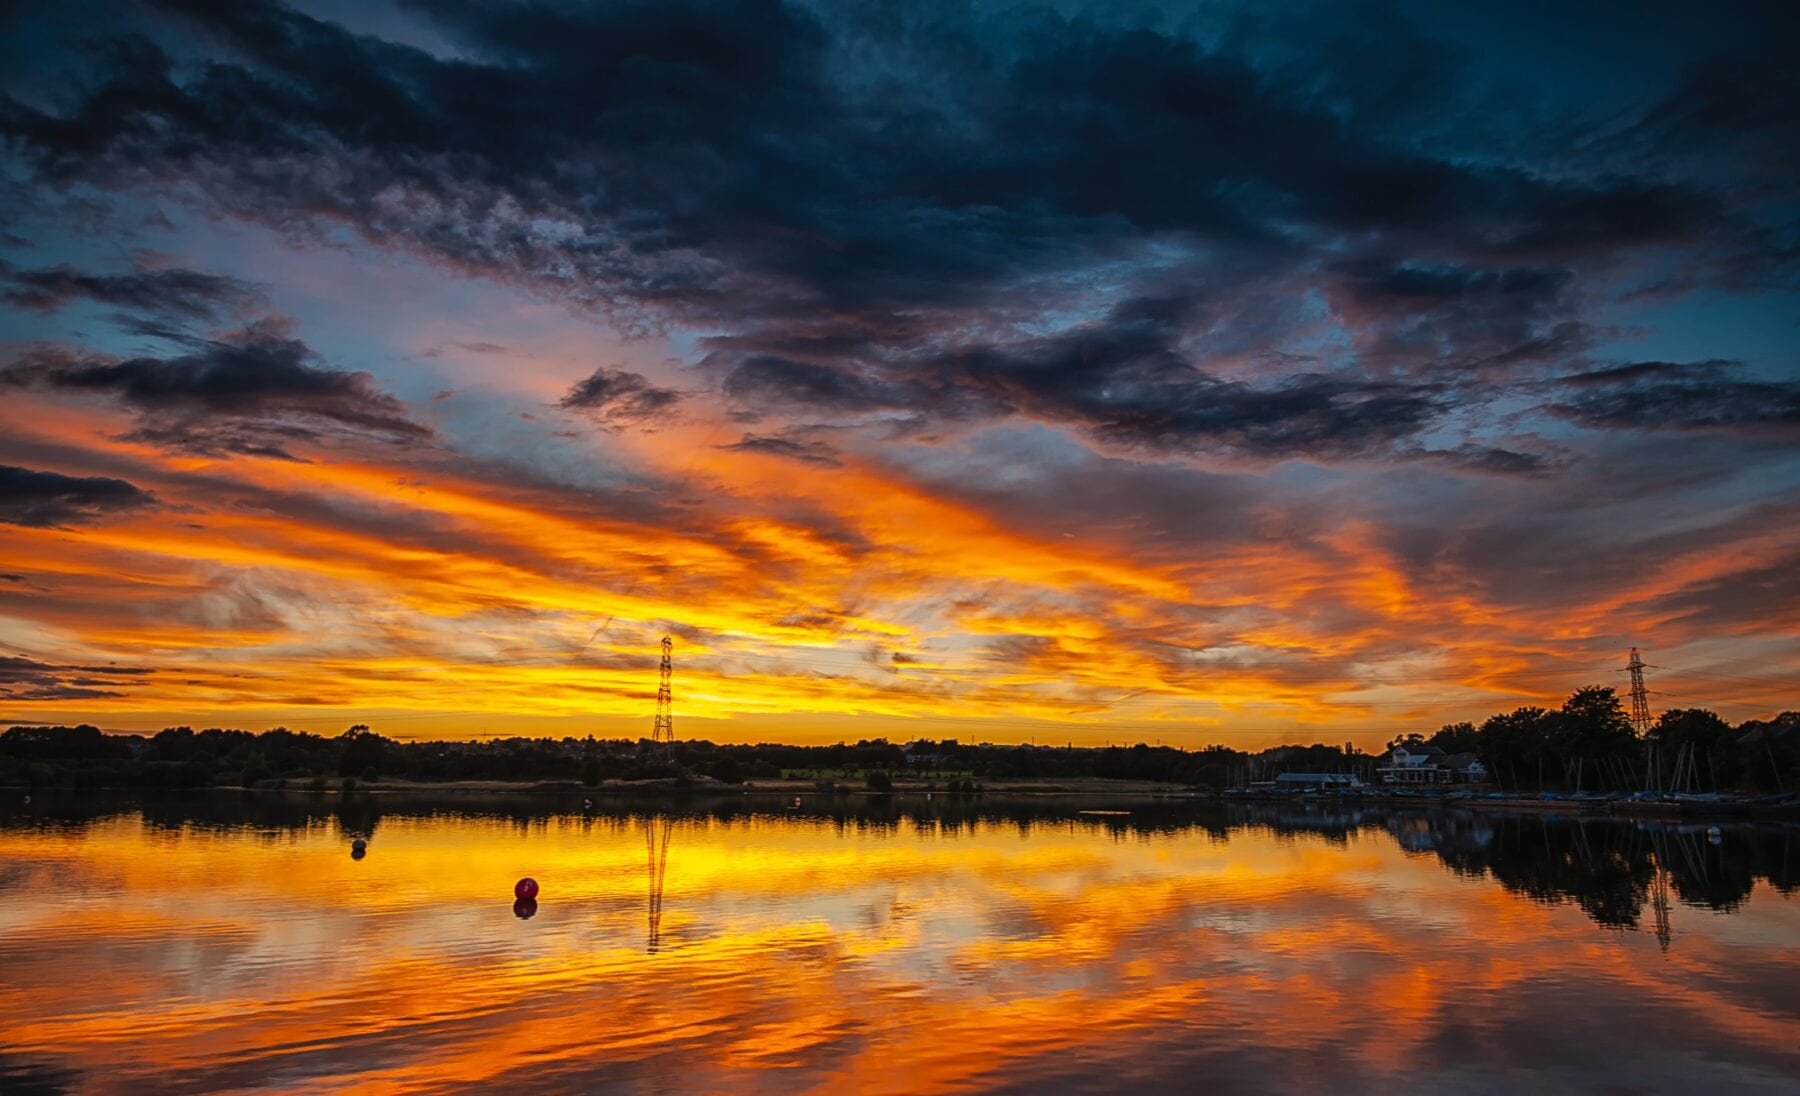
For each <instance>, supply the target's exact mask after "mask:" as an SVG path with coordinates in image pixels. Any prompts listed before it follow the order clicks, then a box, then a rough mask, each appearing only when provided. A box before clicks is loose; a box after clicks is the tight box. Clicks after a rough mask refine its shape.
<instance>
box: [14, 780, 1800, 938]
mask: <svg viewBox="0 0 1800 1096" xmlns="http://www.w3.org/2000/svg"><path fill="white" fill-rule="evenodd" d="M580 802H581V801H580V798H579V797H575V798H573V799H572V800H570V801H568V802H564V801H561V800H558V799H556V798H553V797H547V798H542V799H531V798H524V797H519V796H507V795H503V794H497V795H493V796H482V795H469V794H446V795H421V796H407V797H391V798H390V797H383V796H375V795H343V796H340V795H337V794H323V795H320V794H307V793H300V792H292V793H285V794H256V795H245V794H241V793H237V792H211V793H208V792H198V793H180V792H137V793H131V794H129V795H126V796H123V797H121V796H119V795H116V794H112V793H105V794H96V793H91V792H75V791H69V792H58V791H47V792H41V793H37V794H35V795H34V800H33V803H32V804H31V805H30V807H29V808H25V807H23V806H22V805H21V802H20V799H19V797H18V795H16V794H13V795H8V794H7V793H5V792H0V826H4V827H6V828H8V829H12V830H20V829H26V830H47V829H59V830H71V829H73V830H80V829H83V828H85V827H88V826H91V825H95V824H99V823H103V822H105V821H106V820H108V819H114V818H120V817H128V816H132V815H136V816H138V817H141V818H142V820H143V822H144V824H145V825H146V826H147V827H151V828H155V829H163V830H170V831H179V830H183V829H201V830H213V831H219V832H227V831H244V830H252V831H256V832H258V833H263V834H266V833H270V832H273V831H279V830H283V829H303V828H309V827H315V826H331V825H333V824H335V825H336V827H337V828H338V829H339V830H341V831H342V832H343V834H344V835H345V836H346V837H359V836H360V837H369V836H372V835H373V834H374V832H375V829H376V827H377V825H379V824H380V822H381V821H382V820H383V818H384V817H385V816H387V815H399V816H402V817H419V818H424V817H431V816H437V817H449V818H466V819H477V820H483V819H485V820H493V819H500V820H504V821H506V822H509V823H511V824H513V825H515V826H518V827H520V828H521V829H522V830H523V831H525V832H531V831H534V830H537V829H540V828H542V827H543V826H545V825H546V824H547V823H548V822H549V820H551V819H552V818H556V817H559V816H562V815H567V814H571V813H574V812H575V811H576V810H577V809H578V808H579V807H580ZM650 802H652V801H648V800H644V799H638V800H626V801H613V802H611V803H606V802H603V803H601V804H599V805H597V806H596V807H595V809H594V810H593V811H592V812H590V814H589V817H598V818H613V819H616V820H617V821H618V822H619V823H620V824H622V825H627V826H629V825H634V824H636V820H638V819H644V820H645V821H644V822H643V825H644V826H645V853H646V875H647V879H646V884H647V890H648V895H647V903H648V905H647V910H646V914H647V918H648V925H647V928H648V933H649V938H648V944H649V947H650V949H651V950H656V949H657V948H659V947H660V946H661V918H662V906H663V902H662V897H663V880H664V878H665V876H666V873H667V866H668V851H669V844H670V839H671V837H672V836H673V830H674V825H675V823H676V822H677V821H678V820H682V819H712V820H715V821H719V822H747V821H757V820H761V821H764V822H777V821H780V822H792V821H800V822H804V823H807V824H813V825H817V824H824V825H827V826H830V827H832V828H834V829H836V830H837V831H838V832H839V833H842V834H846V835H848V834H852V833H867V834H874V835H884V834H893V833H898V832H902V830H903V828H904V829H905V830H906V831H907V832H912V833H916V834H919V835H921V836H922V837H929V836H931V835H934V834H935V835H946V836H948V835H955V834H958V833H967V832H974V831H977V830H987V829H992V828H995V827H1005V828H1007V829H1009V830H1014V831H1016V832H1018V833H1019V834H1020V835H1021V836H1025V837H1029V836H1030V835H1032V834H1034V833H1042V832H1045V831H1052V830H1053V831H1056V832H1061V833H1069V832H1082V833H1104V834H1106V835H1108V836H1111V837H1114V838H1118V839H1125V838H1135V839H1141V838H1146V837H1151V836H1169V837H1177V836H1186V835H1195V834H1200V833H1204V834H1205V835H1207V836H1208V837H1209V838H1210V839H1212V840H1214V841H1225V840H1229V839H1230V836H1231V835H1232V834H1233V833H1243V832H1259V833H1269V834H1274V835H1277V836H1279V837H1284V838H1291V839H1294V840H1309V841H1322V842H1325V843H1327V844H1332V845H1339V846H1341V845H1343V844H1344V843H1346V842H1347V841H1348V840H1349V838H1350V837H1351V836H1353V835H1356V834H1358V833H1360V832H1365V831H1375V832H1381V833H1385V834H1386V835H1388V836H1389V837H1391V838H1392V839H1393V840H1394V841H1395V842H1396V843H1397V844H1398V845H1399V846H1400V847H1401V848H1403V849H1405V850H1407V851H1408V852H1410V853H1414V854H1419V855H1425V856H1433V857H1435V858H1436V859H1437V860H1438V862H1440V863H1442V864H1443V865H1444V866H1445V867H1446V868H1448V869H1449V870H1451V871H1453V872H1456V873H1458V874H1462V875H1467V876H1472V877H1488V878H1492V879H1493V880H1494V881H1495V882H1497V883H1499V884H1500V885H1501V886H1502V887H1505V888H1506V889H1507V890H1509V891H1512V892H1513V893H1515V894H1521V895H1525V896H1527V897H1529V898H1532V899H1534V900H1536V901H1540V902H1572V903H1574V904H1576V905H1578V906H1579V907H1580V908H1581V909H1582V910H1583V911H1584V912H1585V913H1586V914H1587V915H1588V916H1589V917H1591V918H1592V919H1593V920H1594V921H1595V922H1596V923H1598V924H1601V925H1606V926H1610V927H1619V928H1635V927H1639V926H1640V925H1643V924H1644V922H1645V920H1646V919H1649V920H1650V921H1651V922H1654V921H1655V919H1656V918H1655V909H1654V906H1653V903H1652V889H1653V887H1654V886H1655V885H1656V884H1657V882H1658V877H1659V871H1660V872H1661V873H1663V874H1662V882H1663V883H1664V884H1666V886H1667V888H1668V891H1669V894H1670V896H1671V899H1672V900H1673V901H1675V902H1677V903H1685V904H1688V905H1694V906H1705V907H1708V908H1712V909H1720V910H1729V909H1733V908H1735V907H1737V906H1738V905H1740V904H1741V903H1742V902H1743V901H1744V899H1745V898H1746V897H1747V896H1748V895H1749V894H1750V893H1751V891H1752V890H1753V889H1754V888H1755V886H1756V883H1757V881H1758V880H1763V879H1766V880H1768V882H1769V883H1770V884H1771V885H1772V886H1774V887H1775V888H1776V889H1778V890H1780V891H1781V892H1782V893H1784V894H1791V893H1793V892H1794V891H1795V889H1796V888H1800V855H1797V852H1800V850H1796V849H1795V848H1794V845H1795V844H1797V843H1800V842H1796V841H1795V840H1794V838H1795V836H1796V832H1797V831H1796V828H1795V827H1793V826H1750V825H1746V826H1733V827H1729V828H1727V829H1726V830H1725V832H1724V834H1723V837H1722V839H1721V841H1720V843H1719V844H1717V845H1715V844H1712V843H1711V842H1710V841H1709V840H1708V837H1707V834H1706V828H1705V827H1703V826H1693V825H1679V824H1673V823H1660V822H1626V821H1619V820H1613V819H1608V818H1590V817H1583V818H1554V817H1549V816H1545V815H1539V814H1532V815H1509V814H1502V813H1487V812H1478V811H1469V810H1461V811H1457V810H1435V811H1433V810H1425V809H1418V808H1403V807H1392V806H1387V805H1379V804H1370V805H1360V804H1349V803H1346V804H1335V803H1304V802H1299V803H1220V802H1216V801H1207V800H1184V799H1152V800H1146V799H1143V798H1133V797H1126V796H1120V797H1110V796H1068V797H1054V796H1044V797H1034V798H1031V799H1007V798H1003V797H998V796H995V797H982V796H973V795H955V794H938V795H936V796H934V797H932V798H931V799H924V798H922V797H913V796H875V797H868V798H864V797H861V796H848V795H844V796H836V795H807V796H803V797H802V800H801V805H800V806H799V807H798V808H790V807H789V804H790V803H791V802H792V800H791V798H790V797H788V796H780V797H773V796H772V797H768V798H766V799H765V798H762V797H744V796H734V797H732V798H730V799H711V798H704V797H695V798H682V797H669V798H666V799H661V800H656V801H653V802H654V805H653V806H651V807H650V809H649V811H648V813H647V812H646V805H647V803H650ZM1092 810H1113V811H1123V812H1128V813H1123V814H1110V815H1095V814H1082V813H1079V812H1081V811H1092ZM1675 917H1676V918H1677V920H1678V919H1679V911H1678V910H1677V911H1676V912H1675Z"/></svg>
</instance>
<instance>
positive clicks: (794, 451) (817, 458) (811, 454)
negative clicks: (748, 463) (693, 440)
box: [719, 434, 844, 468]
mask: <svg viewBox="0 0 1800 1096" xmlns="http://www.w3.org/2000/svg"><path fill="white" fill-rule="evenodd" d="M719 448H720V449H726V450H730V451H732V452H736V453H766V454H768V455H769V456H773V457H786V458H787V459H788V460H797V461H800V462H802V463H804V464H817V465H820V466H821V467H825V468H838V467H841V466H842V465H843V463H844V462H843V461H841V460H839V459H838V451H837V450H836V449H834V448H833V447H832V446H831V445H830V444H829V443H827V442H822V441H817V440H811V441H808V440H805V439H801V438H789V437H782V436H779V435H762V434H745V435H744V436H743V437H741V438H739V439H738V440H737V441H734V442H732V443H731V444H730V445H721V446H719Z"/></svg>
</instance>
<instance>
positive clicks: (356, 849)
mask: <svg viewBox="0 0 1800 1096" xmlns="http://www.w3.org/2000/svg"><path fill="white" fill-rule="evenodd" d="M368 854H369V843H368V842H367V841H364V840H363V839H362V838H360V837H359V838H357V839H356V840H354V841H352V842H350V859H352V860H361V859H362V858H363V857H365V856H367V855H368Z"/></svg>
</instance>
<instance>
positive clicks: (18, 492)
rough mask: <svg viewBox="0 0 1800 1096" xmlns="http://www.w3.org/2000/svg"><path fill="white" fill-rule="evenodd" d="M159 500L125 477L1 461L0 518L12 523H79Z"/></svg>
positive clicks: (141, 506) (48, 524) (40, 524)
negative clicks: (40, 468) (46, 469)
mask: <svg viewBox="0 0 1800 1096" xmlns="http://www.w3.org/2000/svg"><path fill="white" fill-rule="evenodd" d="M155 501H156V497H155V496H154V495H152V494H150V492H148V491H144V490H142V489H140V488H139V487H137V486H136V485H135V484H131V483H127V482H126V481H124V480H122V479H111V478H108V477H106V476H65V475H63V474H61V473H60V472H41V471H36V470H34V469H30V468H17V467H14V466H13V465H10V464H0V522H6V523H8V524H11V525H30V526H58V525H75V524H79V523H82V522H89V521H97V520H99V519H101V518H104V517H106V516H108V515H110V514H118V513H125V512H129V511H132V510H137V509H141V508H143V507H145V506H149V505H151V504H153V503H154V502H155Z"/></svg>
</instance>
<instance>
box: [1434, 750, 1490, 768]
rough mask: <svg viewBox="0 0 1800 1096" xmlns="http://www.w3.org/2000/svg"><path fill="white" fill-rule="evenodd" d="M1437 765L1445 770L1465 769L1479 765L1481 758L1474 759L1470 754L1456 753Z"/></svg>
mask: <svg viewBox="0 0 1800 1096" xmlns="http://www.w3.org/2000/svg"><path fill="white" fill-rule="evenodd" d="M1438 764H1440V765H1442V766H1443V767H1444V768H1446V769H1466V768H1468V767H1469V766H1470V765H1479V764H1481V758H1479V757H1476V756H1475V755H1474V754H1472V753H1456V754H1450V755H1449V756H1448V757H1445V758H1444V759H1443V760H1442V761H1440V762H1438Z"/></svg>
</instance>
